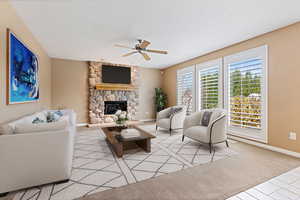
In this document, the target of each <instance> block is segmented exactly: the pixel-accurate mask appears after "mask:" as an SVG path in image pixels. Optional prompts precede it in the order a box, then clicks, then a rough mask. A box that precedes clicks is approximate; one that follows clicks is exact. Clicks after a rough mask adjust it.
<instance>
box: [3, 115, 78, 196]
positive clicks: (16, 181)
mask: <svg viewBox="0 0 300 200" xmlns="http://www.w3.org/2000/svg"><path fill="white" fill-rule="evenodd" d="M45 112H47V111H42V112H39V113H35V114H33V115H30V116H26V117H23V118H21V119H19V120H16V121H12V122H8V123H5V124H2V125H1V127H0V128H1V130H2V131H1V132H2V135H0V194H4V193H7V192H11V191H15V190H19V189H23V188H28V187H32V186H38V185H43V184H47V183H53V182H60V181H66V180H68V179H69V178H70V176H71V169H72V159H73V146H74V136H75V133H76V115H75V113H74V112H73V111H72V110H63V111H62V113H63V116H62V117H61V118H60V119H59V121H58V122H57V124H55V122H52V123H54V124H52V123H46V124H51V125H50V127H48V128H46V127H42V128H41V129H42V130H37V129H36V130H32V127H31V128H29V127H28V126H29V125H28V124H30V123H31V122H32V120H33V119H34V118H36V117H37V116H42V115H43V114H44V113H45ZM26 124H27V125H26ZM31 125H32V124H31ZM44 126H47V125H44ZM22 127H23V128H22ZM29 130H31V131H30V132H27V131H29ZM22 131H24V132H22Z"/></svg>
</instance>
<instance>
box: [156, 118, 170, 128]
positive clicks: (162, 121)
mask: <svg viewBox="0 0 300 200" xmlns="http://www.w3.org/2000/svg"><path fill="white" fill-rule="evenodd" d="M170 123H171V121H170V119H169V118H164V119H160V120H158V122H157V126H158V127H161V128H165V129H169V128H170Z"/></svg>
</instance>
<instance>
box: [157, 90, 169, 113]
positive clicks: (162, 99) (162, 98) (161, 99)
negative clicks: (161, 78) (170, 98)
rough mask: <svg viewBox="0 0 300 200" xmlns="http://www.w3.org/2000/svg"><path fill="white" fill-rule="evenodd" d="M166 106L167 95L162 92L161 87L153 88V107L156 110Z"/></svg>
mask: <svg viewBox="0 0 300 200" xmlns="http://www.w3.org/2000/svg"><path fill="white" fill-rule="evenodd" d="M166 107H167V95H166V94H165V93H164V92H163V90H162V89H161V88H155V109H156V112H160V111H161V110H163V109H165V108H166Z"/></svg>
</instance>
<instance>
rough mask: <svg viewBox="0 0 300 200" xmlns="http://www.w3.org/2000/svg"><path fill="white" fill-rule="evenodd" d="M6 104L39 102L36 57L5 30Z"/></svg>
mask: <svg viewBox="0 0 300 200" xmlns="http://www.w3.org/2000/svg"><path fill="white" fill-rule="evenodd" d="M6 71H7V78H6V79H7V104H19V103H29V102H35V101H38V100H39V79H38V73H39V62H38V58H37V56H36V55H35V54H34V53H33V52H32V51H31V50H30V49H29V48H28V47H26V45H24V43H23V42H22V41H21V40H19V39H18V38H17V37H16V35H15V34H14V33H13V32H12V31H11V30H9V29H7V69H6Z"/></svg>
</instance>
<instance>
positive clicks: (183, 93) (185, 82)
mask: <svg viewBox="0 0 300 200" xmlns="http://www.w3.org/2000/svg"><path fill="white" fill-rule="evenodd" d="M193 96H194V66H192V67H187V68H184V69H180V70H178V71H177V105H185V106H186V107H187V114H188V115H189V114H191V113H192V112H193V110H194V106H193V103H194V100H193Z"/></svg>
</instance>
